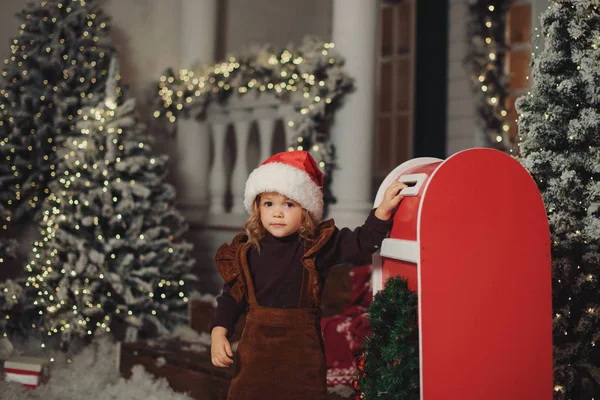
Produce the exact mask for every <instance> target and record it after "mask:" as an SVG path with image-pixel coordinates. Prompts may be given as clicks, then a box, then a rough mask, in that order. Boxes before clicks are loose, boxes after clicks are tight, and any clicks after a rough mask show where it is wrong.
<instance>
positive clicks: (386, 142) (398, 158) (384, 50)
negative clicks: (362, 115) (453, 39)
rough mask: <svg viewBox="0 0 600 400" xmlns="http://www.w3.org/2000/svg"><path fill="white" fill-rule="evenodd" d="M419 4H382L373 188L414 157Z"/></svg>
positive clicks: (409, 2) (406, 2)
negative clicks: (416, 36)
mask: <svg viewBox="0 0 600 400" xmlns="http://www.w3.org/2000/svg"><path fill="white" fill-rule="evenodd" d="M415 1H416V0H405V1H401V2H398V1H395V2H382V4H381V9H380V14H379V46H378V47H379V51H378V56H377V65H378V70H377V108H376V111H375V118H376V119H375V121H376V133H375V149H374V152H375V154H374V169H373V170H374V176H373V178H374V179H373V187H374V188H375V189H376V188H377V187H378V185H379V183H380V182H381V181H382V180H383V178H385V176H386V175H387V174H388V173H389V172H390V171H391V170H392V169H393V168H395V167H396V166H397V165H399V164H401V163H403V162H404V161H406V160H408V159H410V158H412V146H413V140H412V137H413V123H414V122H413V120H414V116H413V114H414V113H413V108H414V105H413V103H414V94H413V93H414V63H415V34H414V32H415Z"/></svg>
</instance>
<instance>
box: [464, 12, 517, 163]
mask: <svg viewBox="0 0 600 400" xmlns="http://www.w3.org/2000/svg"><path fill="white" fill-rule="evenodd" d="M510 4H511V0H472V1H471V2H470V4H469V24H468V28H467V29H468V37H469V38H470V41H469V54H468V55H467V57H466V59H465V63H466V64H467V66H468V67H469V69H470V70H471V73H472V82H473V91H474V92H475V93H476V95H477V97H478V100H477V101H478V103H477V113H478V119H479V122H480V124H481V126H482V129H483V131H484V134H485V135H486V139H487V141H488V144H489V145H490V146H492V147H495V148H497V149H499V150H503V151H505V152H507V153H513V152H516V151H517V142H518V137H517V136H515V137H510V135H509V130H510V125H509V123H508V121H507V115H508V113H507V111H506V106H505V101H506V96H507V88H508V76H507V75H506V74H505V73H504V59H505V55H506V41H505V35H506V15H507V12H508V9H509V8H510Z"/></svg>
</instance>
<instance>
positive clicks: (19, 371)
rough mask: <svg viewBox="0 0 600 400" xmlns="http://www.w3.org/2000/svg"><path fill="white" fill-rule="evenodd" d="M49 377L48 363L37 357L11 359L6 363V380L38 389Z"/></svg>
mask: <svg viewBox="0 0 600 400" xmlns="http://www.w3.org/2000/svg"><path fill="white" fill-rule="evenodd" d="M47 377H48V361H47V360H45V359H43V358H36V357H23V356H19V357H11V358H9V359H8V360H6V361H4V380H5V381H7V382H18V383H20V384H22V385H23V386H25V387H28V388H31V389H33V388H36V387H37V386H38V385H40V384H41V383H43V382H45V381H46V379H47Z"/></svg>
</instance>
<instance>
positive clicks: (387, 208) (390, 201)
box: [375, 182, 406, 221]
mask: <svg viewBox="0 0 600 400" xmlns="http://www.w3.org/2000/svg"><path fill="white" fill-rule="evenodd" d="M405 187H406V185H405V184H404V183H402V182H394V183H392V184H391V185H390V186H389V187H388V188H387V189H386V191H385V193H384V194H383V200H381V204H380V205H379V207H377V209H376V210H375V216H376V217H377V218H379V219H381V220H383V221H387V220H388V219H390V218H392V214H393V213H394V209H395V208H396V207H398V204H400V202H401V201H402V199H403V198H404V196H402V195H401V194H400V191H402V189H404V188H405Z"/></svg>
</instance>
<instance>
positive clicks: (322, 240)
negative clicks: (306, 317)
mask: <svg viewBox="0 0 600 400" xmlns="http://www.w3.org/2000/svg"><path fill="white" fill-rule="evenodd" d="M334 232H335V223H334V222H333V220H332V219H330V220H327V221H324V222H321V224H319V227H318V228H317V234H316V238H315V239H314V240H305V241H304V255H303V256H302V266H303V267H304V268H303V271H302V287H301V289H300V300H299V301H298V308H311V307H317V308H318V307H321V291H322V289H323V288H322V287H321V285H322V282H321V279H320V277H319V273H318V271H317V266H316V258H317V254H318V252H319V250H321V249H322V248H323V246H325V245H326V244H327V242H328V241H329V239H331V237H332V236H333V234H334Z"/></svg>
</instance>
